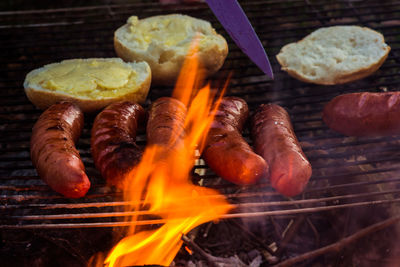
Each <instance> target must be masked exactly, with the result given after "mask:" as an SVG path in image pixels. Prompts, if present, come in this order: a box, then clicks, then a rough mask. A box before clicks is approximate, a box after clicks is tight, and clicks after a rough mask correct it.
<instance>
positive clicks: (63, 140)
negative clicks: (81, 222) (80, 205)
mask: <svg viewBox="0 0 400 267" xmlns="http://www.w3.org/2000/svg"><path fill="white" fill-rule="evenodd" d="M82 128H83V113H82V111H81V110H80V109H79V107H78V106H76V105H74V104H72V103H69V102H61V103H57V104H54V105H52V106H50V107H49V108H48V109H47V110H45V111H44V112H43V113H42V114H41V115H40V117H39V119H38V121H37V122H36V123H35V125H34V126H33V129H32V137H31V158H32V162H33V165H34V166H35V167H36V169H37V172H38V174H39V176H40V177H41V178H42V179H43V181H45V182H46V183H47V184H48V185H49V186H50V187H51V188H52V189H53V190H55V191H56V192H58V193H61V194H63V195H64V196H66V197H70V198H79V197H82V196H84V195H85V194H86V193H87V191H88V190H89V187H90V181H89V179H88V177H87V176H86V174H85V167H84V165H83V162H82V160H81V158H80V156H79V152H78V150H77V149H76V148H75V142H77V141H78V138H79V136H80V134H81V131H82Z"/></svg>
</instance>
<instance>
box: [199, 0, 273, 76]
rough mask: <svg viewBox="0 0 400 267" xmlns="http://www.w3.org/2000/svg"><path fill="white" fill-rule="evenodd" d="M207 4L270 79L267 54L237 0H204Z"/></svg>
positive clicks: (270, 70) (269, 65)
mask: <svg viewBox="0 0 400 267" xmlns="http://www.w3.org/2000/svg"><path fill="white" fill-rule="evenodd" d="M206 2H207V4H208V6H209V7H210V8H211V10H212V11H213V12H214V14H215V16H216V17H217V18H218V20H219V21H220V22H221V24H222V26H223V27H224V28H225V30H226V31H227V32H228V33H229V35H230V36H231V38H232V39H233V40H234V41H235V43H236V44H237V45H238V46H239V47H240V49H242V51H243V52H244V53H245V54H246V55H247V56H248V57H249V58H250V59H251V60H252V61H253V62H254V63H255V64H256V65H257V66H258V67H259V68H260V69H261V70H262V71H263V72H264V73H265V74H266V75H268V76H269V77H270V78H271V79H273V78H274V74H273V73H272V68H271V64H270V63H269V60H268V56H267V54H266V52H265V50H264V47H263V45H262V44H261V41H260V39H259V38H258V36H257V34H256V32H255V31H254V29H253V26H251V23H250V21H249V19H248V18H247V16H246V14H245V13H244V11H243V9H242V7H241V6H240V4H239V3H238V2H237V0H206Z"/></svg>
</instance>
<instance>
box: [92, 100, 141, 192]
mask: <svg viewBox="0 0 400 267" xmlns="http://www.w3.org/2000/svg"><path fill="white" fill-rule="evenodd" d="M145 118H146V112H145V110H144V109H143V108H142V107H141V106H140V105H139V104H136V103H132V102H128V101H123V102H117V103H113V104H111V105H109V106H108V107H106V108H105V109H104V110H103V111H101V112H100V113H99V114H98V115H97V116H96V118H95V120H94V123H93V127H92V133H91V151H92V156H93V160H94V163H95V166H96V168H97V169H98V170H99V171H100V173H101V175H102V176H103V178H105V179H106V181H107V182H108V183H109V184H111V185H114V186H116V187H119V188H122V187H123V183H124V181H125V175H126V174H127V173H128V172H129V171H130V170H131V169H133V167H135V166H136V165H137V164H138V163H139V162H140V159H141V157H142V153H143V151H142V150H141V149H140V148H139V147H138V146H137V145H136V133H137V128H138V125H140V124H141V123H143V122H144V120H145Z"/></svg>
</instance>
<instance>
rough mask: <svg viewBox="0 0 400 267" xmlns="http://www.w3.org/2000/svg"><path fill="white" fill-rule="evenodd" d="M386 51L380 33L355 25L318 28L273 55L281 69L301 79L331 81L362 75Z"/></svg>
mask: <svg viewBox="0 0 400 267" xmlns="http://www.w3.org/2000/svg"><path fill="white" fill-rule="evenodd" d="M389 51H390V47H389V46H388V45H387V44H386V43H385V40H384V37H383V35H382V34H380V33H378V32H376V31H374V30H372V29H369V28H366V27H359V26H332V27H324V28H320V29H318V30H316V31H314V32H312V33H311V34H309V35H308V36H306V37H305V38H304V39H302V40H300V41H299V42H296V43H290V44H287V45H285V46H284V47H283V48H282V49H281V51H280V52H279V54H278V55H277V56H276V58H277V60H278V62H279V63H280V65H281V67H282V70H284V71H287V72H288V74H289V75H291V76H293V77H294V78H297V79H299V80H301V81H305V82H310V83H315V84H323V85H334V84H342V83H347V82H350V81H354V80H358V79H361V78H364V77H366V76H368V75H370V74H372V73H373V72H375V71H376V70H378V69H379V67H380V66H381V65H382V64H383V62H384V61H385V59H386V58H387V56H388V54H389Z"/></svg>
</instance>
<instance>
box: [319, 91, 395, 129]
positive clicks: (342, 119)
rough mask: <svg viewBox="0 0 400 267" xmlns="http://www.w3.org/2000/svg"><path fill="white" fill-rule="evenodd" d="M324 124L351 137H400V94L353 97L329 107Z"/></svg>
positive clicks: (338, 99)
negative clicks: (399, 135) (395, 135)
mask: <svg viewBox="0 0 400 267" xmlns="http://www.w3.org/2000/svg"><path fill="white" fill-rule="evenodd" d="M322 117H323V120H324V122H325V123H326V124H327V125H328V126H329V128H331V129H333V130H335V131H337V132H339V133H342V134H345V135H348V136H384V135H393V134H400V93H399V92H384V93H383V92H382V93H367V92H365V93H349V94H343V95H339V96H337V97H335V98H333V99H332V100H331V101H330V102H329V103H328V104H326V105H325V107H324V110H323V116H322Z"/></svg>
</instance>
